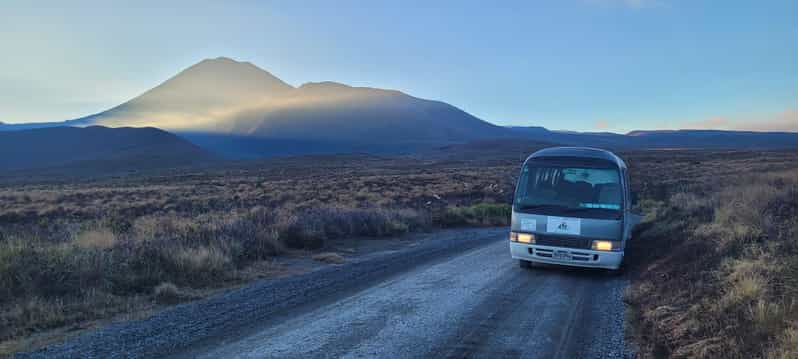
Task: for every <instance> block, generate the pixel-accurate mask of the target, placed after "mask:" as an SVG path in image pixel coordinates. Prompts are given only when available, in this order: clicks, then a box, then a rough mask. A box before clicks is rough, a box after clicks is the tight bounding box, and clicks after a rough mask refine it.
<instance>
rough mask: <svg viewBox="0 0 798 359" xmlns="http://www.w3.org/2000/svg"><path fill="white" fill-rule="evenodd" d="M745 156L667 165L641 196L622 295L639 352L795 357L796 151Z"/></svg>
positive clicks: (797, 319) (647, 175)
mask: <svg viewBox="0 0 798 359" xmlns="http://www.w3.org/2000/svg"><path fill="white" fill-rule="evenodd" d="M745 157H746V156H739V154H737V155H732V156H728V158H718V159H714V160H713V159H705V160H702V159H700V158H697V159H696V160H697V161H698V163H695V164H694V165H692V166H689V167H682V168H671V169H670V171H671V172H672V173H671V174H670V175H667V176H666V175H663V177H662V178H667V179H668V181H673V182H672V183H673V184H672V185H670V186H667V187H659V185H654V187H650V188H648V190H649V193H648V195H647V196H645V199H644V200H643V201H641V203H640V206H641V209H642V210H643V211H644V212H645V214H646V219H645V221H644V223H643V224H642V226H640V227H639V228H638V230H637V232H636V234H635V239H634V240H633V242H631V246H632V248H630V249H629V250H628V252H629V256H630V258H632V261H633V263H632V265H631V267H630V272H631V276H632V285H631V286H630V288H629V290H628V292H627V294H626V300H627V302H628V303H629V304H630V310H629V318H628V319H629V322H630V324H631V330H630V334H631V336H632V339H633V341H634V342H636V343H638V345H639V346H640V354H641V356H642V357H653V358H666V357H673V358H796V357H798V306H796V305H797V304H798V302H796V300H797V299H796V298H798V296H797V295H798V156H796V157H791V158H790V157H783V158H781V159H780V160H779V159H778V158H777V156H767V155H765V154H761V153H760V154H751V155H750V158H745ZM649 166H651V165H650V164H649V165H646V166H645V167H649ZM665 167H671V166H665ZM640 170H642V169H640ZM638 172H639V171H638ZM659 175H660V169H653V168H652V169H651V173H642V174H641V176H642V177H644V178H650V179H647V180H646V181H650V182H648V183H649V185H651V183H654V182H655V180H656V177H658V176H659ZM652 177H653V178H652ZM644 184H645V183H644Z"/></svg>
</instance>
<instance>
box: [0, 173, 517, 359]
mask: <svg viewBox="0 0 798 359" xmlns="http://www.w3.org/2000/svg"><path fill="white" fill-rule="evenodd" d="M389 164H390V166H389V167H386V168H380V167H374V166H365V167H364V166H362V165H361V164H358V165H357V166H350V165H347V164H343V165H341V164H336V166H337V167H330V166H326V167H325V166H319V164H318V163H316V162H315V161H314V162H312V163H308V164H307V165H300V166H295V165H294V164H290V165H289V166H286V167H276V168H267V169H260V168H254V169H253V168H248V169H244V170H240V171H239V170H234V169H223V170H220V172H218V173H214V174H199V175H198V174H178V175H176V176H175V177H144V178H136V179H127V178H120V179H114V180H103V181H100V182H92V181H89V182H85V183H84V182H77V183H72V184H57V183H56V184H52V185H50V184H47V185H39V184H26V183H21V184H18V185H14V186H2V185H0V355H2V354H3V353H2V350H3V349H2V348H3V346H2V345H1V344H2V343H10V342H12V341H14V342H20V340H24V338H25V337H26V336H29V335H30V334H34V333H39V332H44V331H48V330H50V329H55V328H63V327H66V326H71V325H75V324H80V323H82V324H80V325H86V322H92V321H94V320H98V319H103V318H107V317H108V316H112V315H115V314H117V313H120V312H126V311H136V310H137V308H151V307H152V306H153V305H155V304H163V305H170V304H175V303H179V302H183V301H187V300H191V299H194V298H196V297H197V296H198V295H204V294H203V293H210V292H212V289H214V288H219V287H224V286H228V285H232V284H236V283H240V282H241V281H242V280H250V279H252V278H257V277H260V275H256V274H253V273H254V272H253V271H257V269H256V268H263V265H262V264H263V263H265V262H270V261H271V260H272V259H273V258H274V257H275V256H279V255H282V254H285V253H286V252H289V251H293V250H296V249H301V250H303V251H301V252H302V253H305V250H310V251H311V253H313V252H314V251H319V250H323V249H324V248H325V246H326V245H327V243H328V242H329V241H331V240H335V239H339V238H344V237H350V236H351V237H363V238H366V237H388V236H395V235H401V234H404V233H408V232H413V231H424V230H428V229H430V228H433V227H446V226H450V225H489V224H491V223H495V224H502V223H505V222H504V221H501V220H499V221H497V220H493V219H487V218H486V219H484V220H483V218H481V217H482V216H486V217H494V216H496V215H495V213H494V207H496V205H493V204H491V205H484V206H481V205H477V204H479V203H482V202H486V203H501V202H504V203H506V202H508V201H509V200H510V194H511V192H512V187H513V186H514V183H513V182H512V181H513V177H511V176H507V175H506V172H505V171H506V170H507V169H509V168H510V167H500V168H497V167H488V166H481V167H476V168H467V167H460V168H449V167H441V168H439V169H436V170H435V171H428V170H427V169H424V168H423V167H418V163H416V162H414V163H413V166H411V167H395V166H394V165H393V162H391V163H389ZM513 170H515V168H513ZM451 208H464V209H467V210H466V212H458V215H463V216H464V217H463V218H464V219H463V220H461V221H458V222H453V223H449V222H444V221H441V220H440V218H442V214H443V213H447V211H449V209H451ZM466 218H467V220H466ZM314 259H315V260H319V261H323V262H326V263H343V262H344V258H343V257H341V256H340V255H337V254H334V253H323V252H322V253H321V254H318V255H317V256H316V257H314Z"/></svg>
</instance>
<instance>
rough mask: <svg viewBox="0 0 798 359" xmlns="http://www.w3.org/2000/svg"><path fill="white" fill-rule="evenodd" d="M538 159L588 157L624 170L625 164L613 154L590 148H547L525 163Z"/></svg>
mask: <svg viewBox="0 0 798 359" xmlns="http://www.w3.org/2000/svg"><path fill="white" fill-rule="evenodd" d="M540 157H582V158H584V157H588V158H598V159H602V160H606V161H610V162H612V163H615V164H616V165H618V167H619V168H626V163H625V162H623V160H622V159H621V158H620V157H618V156H616V155H615V154H614V153H612V152H610V151H607V150H602V149H600V148H592V147H549V148H544V149H542V150H539V151H537V152H535V153H533V154H531V155H530V156H529V157H527V161H529V160H530V159H532V158H540Z"/></svg>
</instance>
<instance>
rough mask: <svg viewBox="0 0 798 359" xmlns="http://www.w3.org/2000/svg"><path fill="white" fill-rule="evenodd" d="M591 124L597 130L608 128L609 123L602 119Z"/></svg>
mask: <svg viewBox="0 0 798 359" xmlns="http://www.w3.org/2000/svg"><path fill="white" fill-rule="evenodd" d="M593 125H594V126H596V128H597V129H599V130H606V129H609V128H610V123H609V122H607V121H604V120H598V121H596V122H595V123H594V124H593Z"/></svg>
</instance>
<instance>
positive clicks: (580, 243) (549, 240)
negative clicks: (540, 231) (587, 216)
mask: <svg viewBox="0 0 798 359" xmlns="http://www.w3.org/2000/svg"><path fill="white" fill-rule="evenodd" d="M592 242H593V241H592V240H591V239H588V238H579V237H555V236H540V235H538V236H536V238H535V244H538V245H541V246H552V247H566V248H579V249H590V245H591V244H592Z"/></svg>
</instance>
